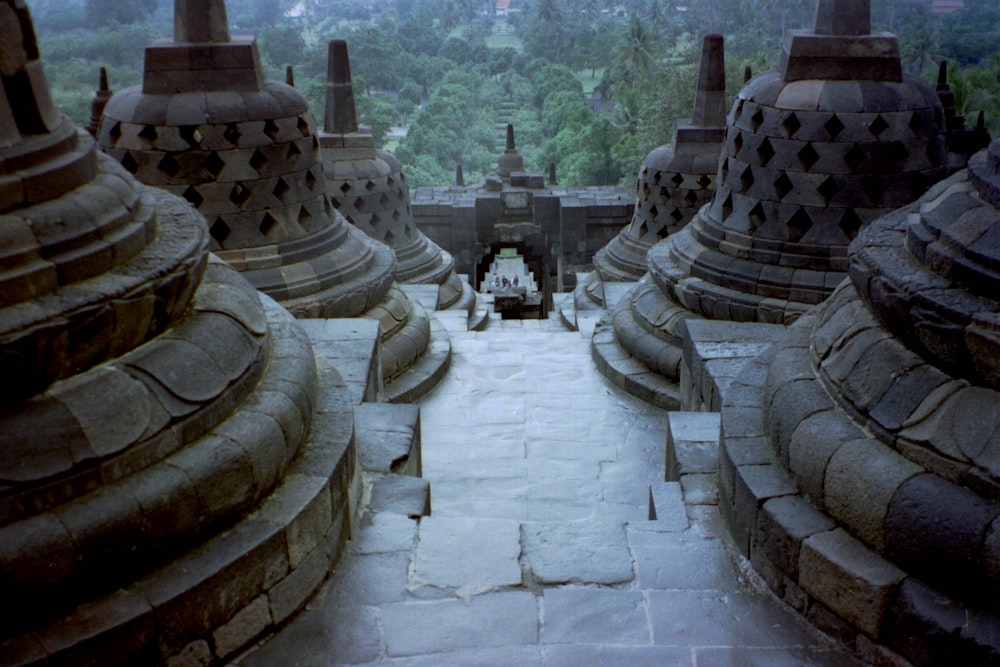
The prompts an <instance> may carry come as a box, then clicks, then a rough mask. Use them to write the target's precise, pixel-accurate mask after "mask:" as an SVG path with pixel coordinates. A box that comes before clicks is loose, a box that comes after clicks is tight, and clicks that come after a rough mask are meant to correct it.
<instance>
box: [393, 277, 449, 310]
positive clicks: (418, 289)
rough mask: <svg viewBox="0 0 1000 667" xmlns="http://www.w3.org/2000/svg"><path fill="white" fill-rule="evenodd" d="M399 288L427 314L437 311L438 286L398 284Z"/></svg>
mask: <svg viewBox="0 0 1000 667" xmlns="http://www.w3.org/2000/svg"><path fill="white" fill-rule="evenodd" d="M399 288H400V289H401V290H403V291H404V292H406V296H408V297H410V301H414V302H416V303H419V304H420V305H421V306H423V307H424V310H426V311H427V312H428V313H433V312H434V311H435V310H437V303H438V291H439V290H440V289H441V287H440V286H439V285H419V284H400V285H399Z"/></svg>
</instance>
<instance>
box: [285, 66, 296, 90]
mask: <svg viewBox="0 0 1000 667" xmlns="http://www.w3.org/2000/svg"><path fill="white" fill-rule="evenodd" d="M285 83H286V84H288V85H289V86H291V87H292V88H294V87H295V69H294V68H293V67H292V66H291V65H288V66H287V67H285Z"/></svg>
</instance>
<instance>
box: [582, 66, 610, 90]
mask: <svg viewBox="0 0 1000 667" xmlns="http://www.w3.org/2000/svg"><path fill="white" fill-rule="evenodd" d="M603 77H604V68H601V67H599V68H598V69H596V70H594V71H593V76H591V71H590V70H589V69H585V70H580V71H579V72H577V73H576V78H577V79H578V80H579V81H580V83H581V84H582V85H583V92H584V93H586V94H587V95H590V94H591V93H592V92H594V89H595V88H597V85H598V84H599V83H600V82H601V79H602V78H603Z"/></svg>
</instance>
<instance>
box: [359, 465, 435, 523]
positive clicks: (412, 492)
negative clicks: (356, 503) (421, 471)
mask: <svg viewBox="0 0 1000 667" xmlns="http://www.w3.org/2000/svg"><path fill="white" fill-rule="evenodd" d="M369 508H370V509H371V510H372V511H373V512H391V513H393V514H404V515H406V516H408V517H419V516H430V514H431V483H430V482H429V481H427V480H426V479H423V478H420V477H410V476H408V475H385V476H382V477H379V478H378V479H376V480H375V481H374V482H373V483H372V495H371V502H370V504H369Z"/></svg>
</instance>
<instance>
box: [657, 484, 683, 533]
mask: <svg viewBox="0 0 1000 667" xmlns="http://www.w3.org/2000/svg"><path fill="white" fill-rule="evenodd" d="M649 520H650V521H656V522H659V523H661V524H663V525H665V526H666V527H668V528H669V529H670V530H678V531H679V530H687V527H688V518H687V510H686V509H685V507H684V496H683V492H682V491H681V485H680V483H678V482H654V483H652V484H650V485H649Z"/></svg>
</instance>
